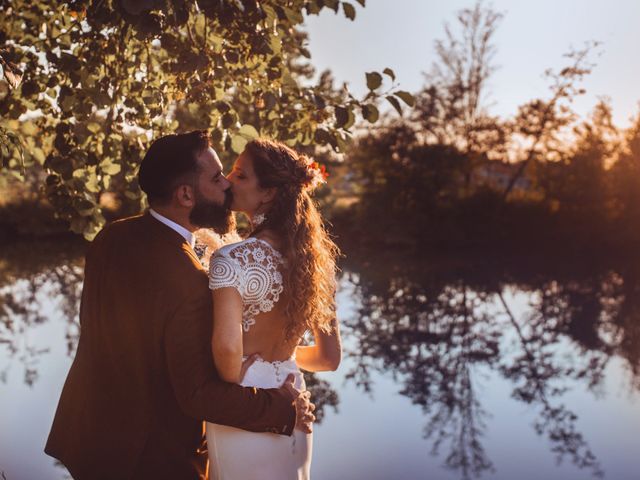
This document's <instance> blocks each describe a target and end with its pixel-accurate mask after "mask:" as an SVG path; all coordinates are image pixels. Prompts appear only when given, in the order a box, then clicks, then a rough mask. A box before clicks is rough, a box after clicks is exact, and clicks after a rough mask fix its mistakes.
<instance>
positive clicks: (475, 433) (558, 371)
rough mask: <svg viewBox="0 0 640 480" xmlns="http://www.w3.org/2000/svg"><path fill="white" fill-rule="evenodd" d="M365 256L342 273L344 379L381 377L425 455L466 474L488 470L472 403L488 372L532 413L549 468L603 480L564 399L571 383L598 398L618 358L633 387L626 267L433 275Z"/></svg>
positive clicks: (479, 410)
mask: <svg viewBox="0 0 640 480" xmlns="http://www.w3.org/2000/svg"><path fill="white" fill-rule="evenodd" d="M364 258H366V257H364ZM364 258H363V259H362V260H361V261H358V260H357V259H356V261H355V262H352V264H351V265H349V267H348V268H349V269H350V270H351V271H352V272H357V273H356V274H352V277H351V281H353V282H354V283H356V284H357V286H358V295H359V297H360V299H361V306H360V309H359V312H358V314H357V315H356V316H355V317H354V318H352V319H350V321H349V322H348V327H349V335H350V336H351V337H352V338H353V339H355V342H354V344H353V347H352V350H351V351H350V352H349V354H350V355H351V356H352V357H353V358H354V359H355V367H354V368H353V369H352V370H351V371H350V372H349V374H348V376H349V378H352V379H353V380H354V381H355V382H357V384H358V385H360V386H361V387H362V388H363V389H364V390H365V391H368V392H370V391H371V390H372V388H373V387H372V383H371V382H372V373H373V372H378V373H381V372H391V373H392V374H393V375H394V378H396V379H397V381H398V382H399V383H401V385H402V388H401V393H402V394H403V395H406V396H407V397H408V398H410V399H411V401H412V402H413V403H414V404H416V405H419V406H420V407H421V408H422V410H423V412H424V415H425V417H426V424H425V426H424V436H425V438H426V439H428V440H430V441H431V442H432V443H431V444H432V452H433V453H434V454H442V453H444V460H445V465H446V466H447V467H448V468H451V469H454V470H456V471H459V473H460V476H461V477H462V478H469V477H471V476H479V475H481V474H482V473H484V472H488V471H493V469H494V467H493V463H492V461H491V459H490V458H489V457H488V455H487V452H486V450H485V447H484V445H483V436H484V434H485V430H486V426H487V412H486V411H485V409H484V408H483V405H482V402H481V398H480V397H479V395H478V391H479V389H480V388H481V387H482V386H483V385H482V381H483V376H482V371H483V368H484V369H486V368H490V369H491V370H493V371H497V372H499V373H500V374H501V375H502V376H503V377H504V378H505V379H508V380H509V381H510V383H511V388H512V391H511V396H512V397H513V398H514V399H516V400H518V401H520V402H523V403H525V404H528V405H531V406H533V407H535V408H536V410H537V412H538V415H537V420H536V421H535V424H534V428H535V431H536V432H537V433H538V434H539V435H544V436H546V438H547V439H548V442H549V446H550V449H551V451H552V452H553V453H554V454H555V455H556V457H557V459H558V461H562V460H564V459H568V460H570V461H571V462H572V463H573V464H574V465H575V466H576V467H578V468H581V469H585V470H588V471H589V472H590V473H591V474H593V475H594V476H598V477H600V476H603V474H604V472H603V470H602V468H601V466H600V462H599V460H598V458H597V456H596V455H595V454H594V452H593V451H592V450H591V448H590V446H589V442H588V440H587V439H586V438H584V436H583V435H582V433H581V432H580V431H579V429H578V426H577V415H576V414H575V413H574V412H573V411H572V409H571V408H570V407H569V406H567V405H565V404H564V403H563V394H565V393H566V392H567V391H568V390H569V388H570V386H571V387H572V388H576V387H579V386H584V387H586V389H588V390H590V391H592V392H593V393H598V389H599V387H601V386H602V383H603V372H604V370H605V367H606V366H607V364H608V363H609V361H610V359H611V358H612V357H613V356H614V355H618V356H620V357H622V358H624V359H625V360H626V363H627V366H628V370H629V372H630V378H629V380H630V384H631V385H632V388H635V389H638V386H639V384H638V378H639V375H638V366H639V365H638V322H637V321H636V319H637V312H638V299H639V298H640V297H639V296H638V295H637V291H638V287H639V283H638V281H637V280H638V277H637V270H634V269H632V268H631V267H630V266H629V265H628V263H627V262H625V266H624V267H622V268H618V269H616V270H611V269H610V268H608V267H607V268H599V267H598V266H593V265H592V266H591V267H590V268H586V269H585V268H584V265H573V266H572V265H568V264H567V262H559V263H556V262H553V261H551V262H529V263H528V264H527V262H524V264H521V263H520V264H518V263H516V264H513V263H506V264H503V265H500V264H499V263H498V262H495V261H493V262H491V263H490V264H488V263H484V262H482V261H480V262H478V261H477V259H472V261H469V262H468V263H466V265H464V266H458V267H456V266H455V264H454V265H453V266H452V265H443V266H442V268H439V267H438V263H441V262H440V261H438V260H437V259H436V262H434V263H435V265H434V263H431V262H429V261H425V262H418V264H416V261H415V258H414V260H413V261H412V262H411V261H405V262H404V263H403V262H402V261H401V260H400V261H398V259H397V258H396V259H389V258H385V257H384V255H382V256H380V255H377V256H369V257H368V258H376V261H375V263H373V262H371V263H369V261H368V260H365V259H364ZM405 260H407V259H405ZM408 260H411V259H408ZM467 260H468V259H467ZM420 263H421V264H420ZM560 266H564V267H565V270H564V271H563V270H562V269H560V268H559V267H560ZM567 267H568V268H567ZM522 293H525V294H526V295H525V297H526V299H527V303H528V305H526V308H524V309H522V308H519V310H523V311H524V312H525V314H524V315H522V316H521V317H520V318H517V317H516V315H514V313H513V309H512V308H511V307H510V302H514V303H515V302H517V301H518V300H519V299H518V294H520V297H522ZM520 300H521V299H520Z"/></svg>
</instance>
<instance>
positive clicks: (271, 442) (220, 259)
mask: <svg viewBox="0 0 640 480" xmlns="http://www.w3.org/2000/svg"><path fill="white" fill-rule="evenodd" d="M282 262H283V259H282V257H281V255H280V253H278V251H276V250H275V249H274V248H273V247H271V245H270V244H269V243H267V242H266V241H264V240H260V239H257V238H253V237H250V238H248V239H246V240H244V241H242V242H238V243H234V244H231V245H227V246H225V247H222V248H221V249H219V250H217V251H216V253H215V254H214V255H213V256H212V257H211V261H210V264H209V288H211V289H212V290H215V289H217V288H224V287H233V288H235V289H237V290H238V292H239V293H240V296H241V298H242V303H243V315H242V328H243V330H244V331H245V332H248V331H249V329H250V328H251V326H252V325H253V324H255V322H256V319H255V317H256V315H258V314H259V313H260V312H268V311H270V310H271V309H272V308H273V306H274V305H275V304H276V302H277V301H278V299H279V298H280V294H281V293H282V290H283V286H282V274H281V272H280V267H281V265H282ZM289 373H293V374H294V375H295V378H296V381H295V386H296V388H298V389H304V387H305V385H304V378H303V376H302V373H301V372H300V370H299V369H298V366H297V365H296V362H295V360H294V359H293V358H290V359H288V360H285V361H281V362H267V361H265V360H262V359H260V358H259V359H258V360H257V361H256V362H255V363H253V365H251V366H250V367H249V369H248V370H247V372H246V374H245V376H244V379H243V380H242V383H241V385H243V386H246V387H258V388H277V387H280V386H281V385H282V384H283V383H284V380H285V379H286V378H287V375H288V374H289ZM207 444H208V449H209V475H210V477H211V479H212V480H308V479H309V476H310V474H309V469H310V465H311V445H312V436H311V435H310V434H305V433H304V432H301V431H299V430H294V432H293V435H292V436H291V437H287V436H284V435H280V434H276V433H254V432H248V431H245V430H240V429H237V428H233V427H227V426H224V425H218V424H214V423H207Z"/></svg>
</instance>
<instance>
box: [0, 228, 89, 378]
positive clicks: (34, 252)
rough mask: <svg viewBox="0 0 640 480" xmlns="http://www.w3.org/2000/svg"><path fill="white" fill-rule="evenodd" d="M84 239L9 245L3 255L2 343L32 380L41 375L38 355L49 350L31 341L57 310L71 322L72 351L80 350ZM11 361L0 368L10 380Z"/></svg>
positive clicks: (0, 267)
mask: <svg viewBox="0 0 640 480" xmlns="http://www.w3.org/2000/svg"><path fill="white" fill-rule="evenodd" d="M82 248H83V246H82V243H78V242H77V241H76V242H73V241H65V242H61V241H56V242H48V241H46V240H42V241H38V242H35V243H20V244H11V245H4V246H3V248H2V254H1V256H0V285H3V286H2V287H0V345H2V346H4V347H5V348H6V350H7V351H8V353H9V356H10V358H11V359H16V360H18V362H20V363H21V364H22V365H23V366H24V372H25V373H24V380H25V383H27V384H28V385H32V384H33V382H34V381H36V379H37V376H38V371H37V363H38V358H39V357H40V356H41V355H42V354H43V353H46V352H48V351H49V349H48V348H37V347H35V346H33V345H32V344H31V341H30V332H31V330H32V329H33V328H34V327H36V326H38V325H41V324H43V323H45V322H46V321H47V320H48V317H47V315H48V314H49V313H50V312H51V311H52V309H51V307H50V305H49V303H50V302H53V305H54V310H57V311H59V312H61V313H62V315H63V316H64V318H65V319H66V320H67V322H66V325H67V327H66V339H67V353H68V354H69V355H71V354H72V353H73V352H74V351H75V345H76V343H77V335H78V327H77V315H78V307H79V301H80V292H81V281H82ZM10 367H11V363H10V362H9V363H8V364H7V365H3V366H1V367H0V369H1V370H0V375H1V377H0V379H1V380H2V381H3V382H6V379H7V375H8V371H9V369H10Z"/></svg>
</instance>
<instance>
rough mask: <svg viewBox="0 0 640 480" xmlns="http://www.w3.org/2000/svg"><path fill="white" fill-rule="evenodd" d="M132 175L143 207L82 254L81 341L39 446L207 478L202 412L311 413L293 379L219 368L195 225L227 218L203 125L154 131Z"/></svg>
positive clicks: (91, 464)
mask: <svg viewBox="0 0 640 480" xmlns="http://www.w3.org/2000/svg"><path fill="white" fill-rule="evenodd" d="M138 178H139V183H140V187H141V188H142V190H143V191H144V192H145V193H146V194H147V197H148V200H149V204H150V206H151V209H150V210H149V212H147V213H145V214H144V215H141V216H137V217H132V218H127V219H125V220H121V221H117V222H114V223H112V224H111V225H109V226H107V227H105V228H104V229H103V230H102V231H101V232H100V233H99V234H98V236H97V237H96V239H95V240H94V241H93V243H92V244H91V246H90V248H89V251H88V253H87V257H86V264H85V280H84V286H83V291H82V304H81V307H80V326H81V334H80V340H79V343H78V350H77V352H76V357H75V359H74V361H73V365H72V366H71V370H70V371H69V374H68V376H67V380H66V382H65V385H64V389H63V391H62V395H61V397H60V402H59V404H58V409H57V412H56V416H55V419H54V422H53V426H52V428H51V433H50V435H49V439H48V441H47V445H46V448H45V452H46V453H47V454H49V455H51V456H53V457H55V458H57V459H59V460H60V461H61V462H62V463H63V464H64V465H65V466H66V467H67V469H68V470H69V472H70V473H71V475H72V476H73V477H74V479H76V480H84V479H87V480H89V479H90V480H100V479H105V480H107V479H108V480H116V479H136V480H139V479H154V480H163V479H167V480H168V479H171V480H192V479H193V480H196V479H199V478H204V477H205V466H206V458H207V456H206V450H204V449H203V448H202V447H203V444H202V442H203V420H206V421H209V422H213V423H219V424H224V425H230V426H234V427H238V428H242V429H245V430H251V431H254V432H274V433H280V434H282V435H290V434H291V433H292V430H293V428H294V426H295V425H296V424H297V425H298V428H302V429H303V430H306V431H310V428H311V421H312V419H313V415H312V414H311V410H312V409H313V405H312V404H310V403H309V400H308V393H307V392H302V393H301V392H299V391H297V390H295V388H294V387H293V382H292V379H288V381H287V383H285V385H284V386H283V387H281V388H279V389H270V390H260V389H255V388H245V387H241V386H239V385H235V384H230V383H225V382H223V381H222V380H221V379H220V378H219V377H218V376H217V374H216V371H215V368H214V365H213V357H212V353H211V333H212V312H213V310H212V304H211V298H212V296H211V293H210V291H209V289H208V279H207V272H206V271H205V270H204V269H203V268H202V266H201V264H200V262H199V261H198V258H197V257H196V255H195V253H194V251H193V242H194V239H193V232H194V231H195V230H196V229H198V228H199V227H212V228H215V229H216V230H217V231H219V232H225V231H227V230H228V229H229V228H230V224H231V218H232V217H231V212H230V210H229V205H230V201H231V198H230V190H229V185H230V184H229V182H228V181H227V179H226V178H225V177H224V175H223V174H222V165H221V163H220V160H219V159H218V157H217V155H216V153H215V151H214V150H213V149H212V148H211V147H210V143H209V137H208V135H207V133H206V132H202V131H194V132H191V133H186V134H181V135H168V136H165V137H162V138H160V139H158V140H157V141H156V142H154V143H153V144H152V145H151V148H149V151H148V152H147V154H146V155H145V157H144V160H143V161H142V164H141V166H140V172H139V177H138ZM247 455H251V452H247Z"/></svg>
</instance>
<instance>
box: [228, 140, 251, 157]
mask: <svg viewBox="0 0 640 480" xmlns="http://www.w3.org/2000/svg"><path fill="white" fill-rule="evenodd" d="M247 143H249V142H248V141H247V139H246V138H245V137H243V136H242V135H234V136H233V137H232V138H231V149H232V150H233V151H234V152H235V153H237V154H241V153H242V152H243V151H244V147H246V146H247Z"/></svg>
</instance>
